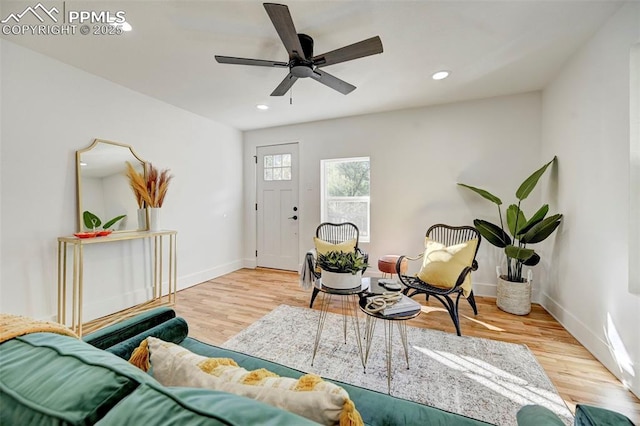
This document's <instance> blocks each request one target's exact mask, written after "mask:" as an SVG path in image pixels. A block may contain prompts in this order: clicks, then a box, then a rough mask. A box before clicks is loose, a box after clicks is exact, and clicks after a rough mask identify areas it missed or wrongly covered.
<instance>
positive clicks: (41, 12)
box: [0, 3, 60, 24]
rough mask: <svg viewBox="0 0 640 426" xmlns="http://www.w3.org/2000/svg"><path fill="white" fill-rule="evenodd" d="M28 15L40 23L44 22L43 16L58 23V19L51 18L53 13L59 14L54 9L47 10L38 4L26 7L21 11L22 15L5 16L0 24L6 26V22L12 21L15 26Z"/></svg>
mask: <svg viewBox="0 0 640 426" xmlns="http://www.w3.org/2000/svg"><path fill="white" fill-rule="evenodd" d="M29 13H30V14H32V15H33V16H35V17H36V18H38V20H39V21H40V22H44V18H43V16H45V17H46V16H48V17H49V18H51V20H53V22H58V18H56V17H55V16H53V14H54V13H56V14H58V13H60V11H59V10H58V9H57V8H55V7H52V8H51V9H47V8H46V7H44V6H43V5H42V3H38V4H37V5H35V6H34V7H31V6H28V7H27V8H26V9H25V10H23V11H22V13H11V14H9V16H7V17H6V18H5V19H3V20H2V21H0V23H3V24H6V23H7V22H9V21H11V20H13V21H14V22H15V23H16V24H17V23H19V22H20V20H21V19H22V18H23V17H24V16H25V15H27V14H29Z"/></svg>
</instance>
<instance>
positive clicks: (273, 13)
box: [215, 3, 382, 96]
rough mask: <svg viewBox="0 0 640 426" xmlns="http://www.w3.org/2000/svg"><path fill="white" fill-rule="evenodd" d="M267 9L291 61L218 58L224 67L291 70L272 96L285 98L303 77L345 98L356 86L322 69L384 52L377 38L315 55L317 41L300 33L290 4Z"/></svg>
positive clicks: (267, 4)
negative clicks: (237, 66)
mask: <svg viewBox="0 0 640 426" xmlns="http://www.w3.org/2000/svg"><path fill="white" fill-rule="evenodd" d="M264 8H265V10H266V11H267V14H268V15H269V18H271V22H272V23H273V26H274V27H275V29H276V32H277V33H278V35H279V36H280V40H282V43H283V44H284V47H285V49H286V50H287V53H288V54H289V62H280V61H270V60H263V59H249V58H236V57H232V56H219V55H216V56H215V58H216V61H218V63H221V64H232V65H250V66H261V67H276V68H285V67H287V68H289V74H287V76H286V77H285V78H284V80H282V82H281V83H280V84H279V85H278V87H276V88H275V90H274V91H273V92H272V93H271V96H283V95H284V94H285V93H287V91H288V90H289V89H291V86H293V84H294V83H295V82H296V80H298V79H299V78H312V79H314V80H316V81H317V82H319V83H322V84H324V85H325V86H327V87H330V88H332V89H334V90H337V91H338V92H340V93H342V94H343V95H346V94H349V93H351V92H352V91H353V90H355V88H356V86H354V85H352V84H349V83H347V82H346V81H344V80H341V79H339V78H337V77H335V76H333V75H331V74H329V73H327V72H326V71H323V70H320V69H319V68H321V67H326V66H329V65H333V64H338V63H341V62H346V61H351V60H353V59H358V58H363V57H365V56H371V55H375V54H378V53H382V41H381V40H380V37H378V36H375V37H371V38H369V39H366V40H362V41H360V42H358V43H354V44H350V45H348V46H344V47H341V48H339V49H336V50H332V51H330V52H326V53H323V54H321V55H316V56H313V38H311V37H310V36H308V35H307V34H298V32H297V31H296V28H295V25H294V24H293V19H292V18H291V14H290V13H289V8H288V7H287V6H286V5H283V4H276V3H264Z"/></svg>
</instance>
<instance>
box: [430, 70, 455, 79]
mask: <svg viewBox="0 0 640 426" xmlns="http://www.w3.org/2000/svg"><path fill="white" fill-rule="evenodd" d="M449 74H451V73H450V72H449V71H438V72H436V73H433V75H432V76H431V78H433V79H434V80H443V79H445V78H447V77H449Z"/></svg>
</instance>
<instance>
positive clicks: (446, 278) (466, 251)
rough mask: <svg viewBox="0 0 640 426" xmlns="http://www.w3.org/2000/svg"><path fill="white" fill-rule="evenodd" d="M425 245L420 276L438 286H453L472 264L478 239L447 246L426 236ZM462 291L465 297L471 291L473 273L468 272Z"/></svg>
mask: <svg viewBox="0 0 640 426" xmlns="http://www.w3.org/2000/svg"><path fill="white" fill-rule="evenodd" d="M424 246H425V251H424V259H423V261H422V269H420V272H418V278H420V279H421V280H422V281H424V282H426V283H429V284H431V285H433V286H436V287H443V288H451V287H453V286H455V285H456V281H457V280H458V277H459V276H460V273H461V272H462V270H463V269H464V268H465V267H466V266H471V263H472V262H473V258H474V256H475V253H476V247H477V246H478V240H477V239H473V240H469V241H466V242H464V243H461V244H455V245H452V246H448V247H447V246H445V245H444V244H441V243H439V242H437V241H433V240H431V239H429V238H425V241H424ZM462 291H463V294H464V297H467V296H469V294H470V293H471V274H467V276H466V278H465V280H464V282H463V283H462Z"/></svg>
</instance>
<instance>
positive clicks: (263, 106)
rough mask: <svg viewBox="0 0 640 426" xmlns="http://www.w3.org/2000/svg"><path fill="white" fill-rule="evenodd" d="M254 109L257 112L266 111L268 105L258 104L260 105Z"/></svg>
mask: <svg viewBox="0 0 640 426" xmlns="http://www.w3.org/2000/svg"><path fill="white" fill-rule="evenodd" d="M256 108H258V109H259V110H262V111H266V110H268V109H269V105H265V104H260V105H256Z"/></svg>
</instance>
